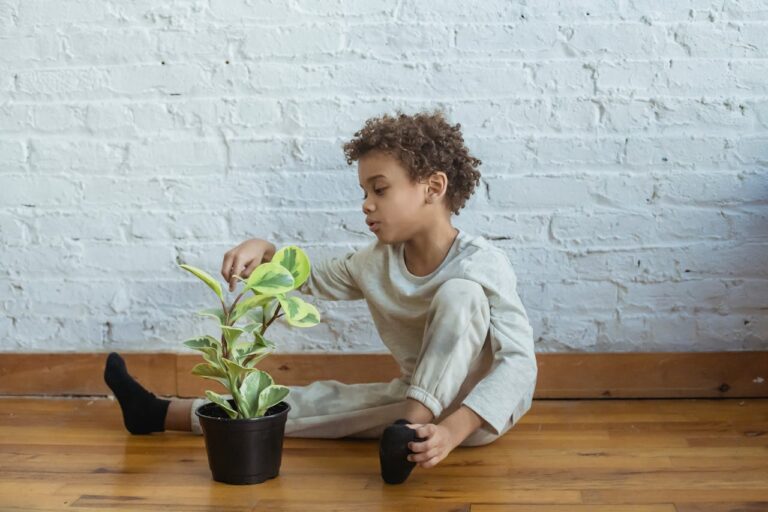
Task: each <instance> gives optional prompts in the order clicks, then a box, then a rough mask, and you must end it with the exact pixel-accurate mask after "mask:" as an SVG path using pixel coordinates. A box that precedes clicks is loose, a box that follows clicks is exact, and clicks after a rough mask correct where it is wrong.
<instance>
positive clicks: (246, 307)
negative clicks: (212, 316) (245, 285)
mask: <svg viewBox="0 0 768 512" xmlns="http://www.w3.org/2000/svg"><path fill="white" fill-rule="evenodd" d="M270 300H272V297H270V296H269V295H254V296H252V297H249V298H247V299H245V300H244V301H241V302H238V303H237V306H235V311H234V312H233V313H232V316H231V317H230V319H229V322H230V325H234V324H235V322H237V320H238V319H239V318H240V317H241V316H243V315H244V314H245V313H247V312H248V311H250V310H251V309H253V308H256V307H259V306H263V305H264V304H266V303H267V302H269V301H270ZM221 323H224V322H221Z"/></svg>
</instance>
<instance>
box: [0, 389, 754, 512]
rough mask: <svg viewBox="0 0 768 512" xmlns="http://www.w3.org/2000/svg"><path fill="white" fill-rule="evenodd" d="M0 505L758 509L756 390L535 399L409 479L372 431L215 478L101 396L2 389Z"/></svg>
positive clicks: (178, 440) (296, 443) (302, 447)
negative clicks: (392, 476) (275, 464)
mask: <svg viewBox="0 0 768 512" xmlns="http://www.w3.org/2000/svg"><path fill="white" fill-rule="evenodd" d="M0 408H1V409H0V510H2V511H10V510H57V511H59V510H70V509H90V510H111V511H116V510H146V511H155V510H195V511H203V510H220V511H240V510H243V511H245V510H248V511H251V510H253V511H261V510H267V511H273V510H274V511H282V510H289V511H297V512H298V511H302V512H303V511H350V512H351V511H371V510H393V511H407V510H417V511H419V512H430V511H447V510H462V511H465V510H472V511H473V512H481V511H482V512H491V511H493V512H500V511H509V512H520V511H540V512H543V511H547V512H550V511H552V512H558V511H569V512H570V511H596V512H603V511H604V512H629V511H633V512H640V511H642V512H673V511H677V512H694V511H696V512H699V511H718V512H722V511H737V510H738V511H768V434H767V433H766V432H767V431H768V399H744V400H738V399H729V400H724V399H720V400H718V399H677V400H535V401H534V405H533V408H532V409H531V410H530V411H529V412H528V414H527V415H526V416H525V417H524V418H523V419H522V420H521V421H520V422H519V423H518V424H517V425H516V427H515V428H514V429H512V430H511V431H509V432H508V433H507V434H506V435H505V436H504V437H502V438H501V439H500V440H498V441H497V442H495V443H493V444H491V445H488V446H483V447H477V448H458V449H456V450H454V452H452V453H451V454H450V455H449V456H448V458H447V459H445V460H444V461H442V462H441V463H440V464H439V465H438V466H436V467H434V468H431V469H422V468H419V467H416V468H415V469H414V470H413V473H411V476H410V478H409V479H408V481H407V482H405V483H404V484H402V485H395V486H390V485H387V484H385V483H384V482H383V481H382V480H381V477H380V476H379V461H378V454H377V446H378V445H377V443H376V441H367V440H341V441H340V440H321V439H297V438H286V439H285V444H284V452H283V463H282V467H281V471H280V475H279V476H278V477H277V478H275V479H273V480H268V481H267V482H264V483H262V484H257V485H247V486H232V485H226V484H220V483H217V482H214V481H213V480H212V479H211V475H210V471H209V469H208V463H207V458H206V454H205V446H204V441H203V438H202V437H201V436H195V435H192V434H191V433H184V432H165V433H159V434H153V435H151V436H132V435H130V434H128V433H127V432H126V431H125V430H124V428H123V425H122V419H121V416H120V410H119V406H118V404H117V402H114V401H112V400H110V399H105V398H94V399H81V398H79V399H47V398H46V399H41V398H10V397H6V398H0Z"/></svg>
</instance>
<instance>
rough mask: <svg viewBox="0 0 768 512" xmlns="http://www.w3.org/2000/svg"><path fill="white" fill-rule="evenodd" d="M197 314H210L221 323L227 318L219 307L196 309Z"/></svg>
mask: <svg viewBox="0 0 768 512" xmlns="http://www.w3.org/2000/svg"><path fill="white" fill-rule="evenodd" d="M197 314H198V315H200V316H210V317H212V318H215V319H217V320H218V321H219V323H220V324H223V323H224V321H225V320H226V318H227V317H226V316H225V315H224V311H222V309H221V308H210V309H203V310H201V311H198V312H197Z"/></svg>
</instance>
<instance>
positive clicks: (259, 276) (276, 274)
mask: <svg viewBox="0 0 768 512" xmlns="http://www.w3.org/2000/svg"><path fill="white" fill-rule="evenodd" d="M293 285H294V282H293V275H292V274H291V272H290V271H289V270H288V269H286V268H285V267H283V266H282V265H280V264H278V263H272V262H269V263H262V264H261V265H259V266H258V267H256V268H255V269H254V271H253V272H252V273H251V275H250V276H249V277H248V281H246V283H245V289H246V290H254V291H255V292H258V293H262V294H265V295H277V294H278V293H285V292H289V291H291V290H293Z"/></svg>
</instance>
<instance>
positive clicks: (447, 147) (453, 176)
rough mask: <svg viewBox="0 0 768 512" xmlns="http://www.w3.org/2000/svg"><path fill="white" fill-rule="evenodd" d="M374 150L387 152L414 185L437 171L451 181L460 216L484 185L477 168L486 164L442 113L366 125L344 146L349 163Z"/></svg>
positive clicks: (451, 204)
mask: <svg viewBox="0 0 768 512" xmlns="http://www.w3.org/2000/svg"><path fill="white" fill-rule="evenodd" d="M373 150H381V151H384V152H386V153H388V154H390V155H392V156H394V157H395V158H397V159H398V160H399V161H400V163H401V164H402V165H403V166H404V167H405V168H406V169H407V171H408V173H409V175H410V178H411V181H412V182H416V181H420V180H421V179H423V178H427V177H429V176H431V175H432V174H433V173H435V172H437V171H442V172H444V173H445V174H446V175H447V177H448V189H447V190H446V194H445V196H446V201H447V206H448V208H449V209H450V210H451V211H452V212H453V213H455V214H456V215H459V210H461V209H462V208H463V207H464V203H466V201H467V199H469V197H470V196H471V195H472V194H473V193H474V191H475V186H476V185H477V184H479V183H480V172H479V171H478V170H477V167H478V166H479V165H480V164H481V163H482V162H481V161H480V160H478V159H477V158H475V157H473V156H471V155H470V154H469V150H468V149H467V148H466V146H465V145H464V138H463V137H462V135H461V124H456V125H455V126H451V124H450V123H448V121H446V119H445V116H444V113H443V112H442V111H440V110H435V111H434V112H432V113H430V112H419V113H417V114H414V115H406V114H404V113H403V112H402V111H400V110H397V111H396V115H395V116H390V115H388V114H384V115H382V116H381V117H374V118H371V119H368V120H367V121H366V122H365V126H364V127H363V128H362V129H361V130H359V131H357V132H355V136H354V138H353V139H352V140H350V141H349V142H347V143H345V144H344V155H345V157H346V160H347V163H348V164H349V165H352V162H353V161H355V160H359V159H360V158H361V157H362V156H363V155H365V154H366V153H368V152H369V151H373Z"/></svg>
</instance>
